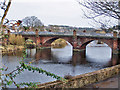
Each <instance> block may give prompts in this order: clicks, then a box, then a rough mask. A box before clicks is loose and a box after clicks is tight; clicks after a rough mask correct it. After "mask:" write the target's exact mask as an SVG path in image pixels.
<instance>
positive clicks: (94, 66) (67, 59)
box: [2, 46, 120, 83]
mask: <svg viewBox="0 0 120 90" xmlns="http://www.w3.org/2000/svg"><path fill="white" fill-rule="evenodd" d="M26 52H27V54H28V55H27V59H25V60H24V61H25V63H29V62H30V61H31V60H36V61H35V62H33V63H32V64H31V65H32V66H35V67H40V68H42V69H44V70H47V71H49V72H51V73H54V74H57V75H59V76H61V77H64V76H65V75H68V74H69V75H72V76H75V75H80V74H84V73H88V72H92V71H96V70H99V69H101V68H104V67H107V66H112V65H116V64H119V63H120V60H119V58H120V56H117V55H114V56H112V55H111V52H112V51H111V49H110V48H109V47H86V52H85V51H81V52H73V51H72V47H71V46H68V47H65V48H64V49H61V50H57V49H44V50H36V49H34V50H27V51H26ZM19 54H20V52H19ZM19 54H17V53H14V55H11V54H6V55H4V56H3V58H2V63H3V64H4V65H6V66H8V67H9V69H8V71H7V72H4V73H8V72H10V71H12V70H13V69H15V68H16V66H18V65H19V61H21V58H22V57H21V54H22V53H21V54H20V56H19ZM18 57H19V58H18ZM18 59H19V60H18ZM28 76H29V77H28ZM54 80H55V79H53V78H51V77H47V76H45V75H42V74H39V73H36V72H35V73H31V72H28V71H27V70H25V71H24V72H23V73H21V74H20V75H19V76H18V77H16V78H15V81H17V82H23V81H25V82H29V81H31V82H41V83H45V82H49V81H54Z"/></svg>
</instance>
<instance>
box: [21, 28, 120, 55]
mask: <svg viewBox="0 0 120 90" xmlns="http://www.w3.org/2000/svg"><path fill="white" fill-rule="evenodd" d="M19 34H21V35H22V36H23V37H24V38H25V40H27V39H32V40H33V41H34V42H35V43H36V45H37V46H38V47H46V46H50V45H51V43H52V42H53V41H54V40H56V39H58V38H62V39H65V40H66V41H68V42H69V43H70V44H71V45H72V46H73V48H74V49H86V45H87V44H89V43H90V42H92V41H94V40H99V41H102V42H104V43H106V44H107V45H108V46H109V47H111V49H112V52H113V54H117V53H118V51H119V50H120V47H119V46H120V38H119V37H117V34H114V36H85V35H77V34H76V31H75V30H74V31H73V33H72V34H64V35H63V34H53V33H52V32H51V34H40V32H38V31H36V32H34V33H32V34H28V33H19Z"/></svg>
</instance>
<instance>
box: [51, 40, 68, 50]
mask: <svg viewBox="0 0 120 90" xmlns="http://www.w3.org/2000/svg"><path fill="white" fill-rule="evenodd" d="M66 45H68V44H67V42H66V40H64V39H62V38H59V39H57V40H55V41H53V42H52V44H51V47H52V48H64V47H65V46H66Z"/></svg>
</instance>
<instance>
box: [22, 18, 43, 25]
mask: <svg viewBox="0 0 120 90" xmlns="http://www.w3.org/2000/svg"><path fill="white" fill-rule="evenodd" d="M22 21H23V25H26V26H27V27H39V26H43V23H42V22H41V21H40V20H39V19H38V18H37V17H35V16H30V17H25V18H24V19H23V20H22Z"/></svg>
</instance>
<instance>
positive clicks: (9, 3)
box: [1, 0, 12, 25]
mask: <svg viewBox="0 0 120 90" xmlns="http://www.w3.org/2000/svg"><path fill="white" fill-rule="evenodd" d="M11 1H12V0H9V2H8V5H7V8H6V10H5V11H4V15H3V17H2V20H1V25H2V24H3V21H4V19H5V17H6V15H7V12H8V10H9V8H10V5H11Z"/></svg>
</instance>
